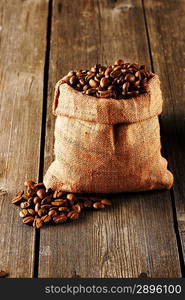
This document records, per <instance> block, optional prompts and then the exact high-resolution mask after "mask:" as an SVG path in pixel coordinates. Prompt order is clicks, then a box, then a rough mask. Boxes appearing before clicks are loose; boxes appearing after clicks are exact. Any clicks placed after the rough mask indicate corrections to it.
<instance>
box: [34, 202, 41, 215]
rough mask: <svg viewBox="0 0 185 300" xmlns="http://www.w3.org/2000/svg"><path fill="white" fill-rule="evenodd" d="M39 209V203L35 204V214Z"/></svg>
mask: <svg viewBox="0 0 185 300" xmlns="http://www.w3.org/2000/svg"><path fill="white" fill-rule="evenodd" d="M39 209H40V203H37V204H35V212H36V213H38V211H39Z"/></svg>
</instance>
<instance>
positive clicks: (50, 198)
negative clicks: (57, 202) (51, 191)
mask: <svg viewBox="0 0 185 300" xmlns="http://www.w3.org/2000/svg"><path fill="white" fill-rule="evenodd" d="M51 200H52V195H49V196H46V197H45V198H44V199H42V201H41V204H47V203H50V202H51Z"/></svg>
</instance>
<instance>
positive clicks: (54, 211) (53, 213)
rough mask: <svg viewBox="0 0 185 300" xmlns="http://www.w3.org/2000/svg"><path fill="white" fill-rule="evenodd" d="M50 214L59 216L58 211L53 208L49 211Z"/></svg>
mask: <svg viewBox="0 0 185 300" xmlns="http://www.w3.org/2000/svg"><path fill="white" fill-rule="evenodd" d="M48 215H49V216H51V217H54V216H57V211H56V210H54V209H52V210H50V211H49V213H48Z"/></svg>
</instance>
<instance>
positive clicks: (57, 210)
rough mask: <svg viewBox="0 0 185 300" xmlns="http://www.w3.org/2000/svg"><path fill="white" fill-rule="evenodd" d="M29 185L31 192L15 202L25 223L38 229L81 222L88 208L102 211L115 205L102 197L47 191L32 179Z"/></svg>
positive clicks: (28, 188) (19, 195)
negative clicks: (83, 212) (46, 225)
mask: <svg viewBox="0 0 185 300" xmlns="http://www.w3.org/2000/svg"><path fill="white" fill-rule="evenodd" d="M25 186H26V187H27V192H26V193H24V191H21V192H19V193H17V194H16V196H15V197H14V198H13V200H12V203H13V204H19V206H20V208H21V211H20V213H19V214H20V217H21V218H22V219H23V223H24V224H27V225H32V226H33V227H34V228H36V229H39V228H41V227H42V226H43V225H44V224H60V223H64V222H68V221H73V220H77V219H78V218H79V216H80V213H81V212H82V211H83V210H84V209H90V208H95V209H102V208H104V207H106V206H109V205H111V201H110V200H108V199H104V198H103V199H102V197H97V196H93V195H86V194H74V193H67V192H63V191H52V190H51V189H49V190H46V188H45V186H44V184H43V183H34V182H33V181H32V180H27V181H26V182H25ZM30 194H31V195H32V196H30ZM15 199H16V200H15Z"/></svg>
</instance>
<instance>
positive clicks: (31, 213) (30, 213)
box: [28, 208, 36, 216]
mask: <svg viewBox="0 0 185 300" xmlns="http://www.w3.org/2000/svg"><path fill="white" fill-rule="evenodd" d="M28 213H29V215H31V216H34V215H35V213H36V212H35V210H34V209H32V208H28Z"/></svg>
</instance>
